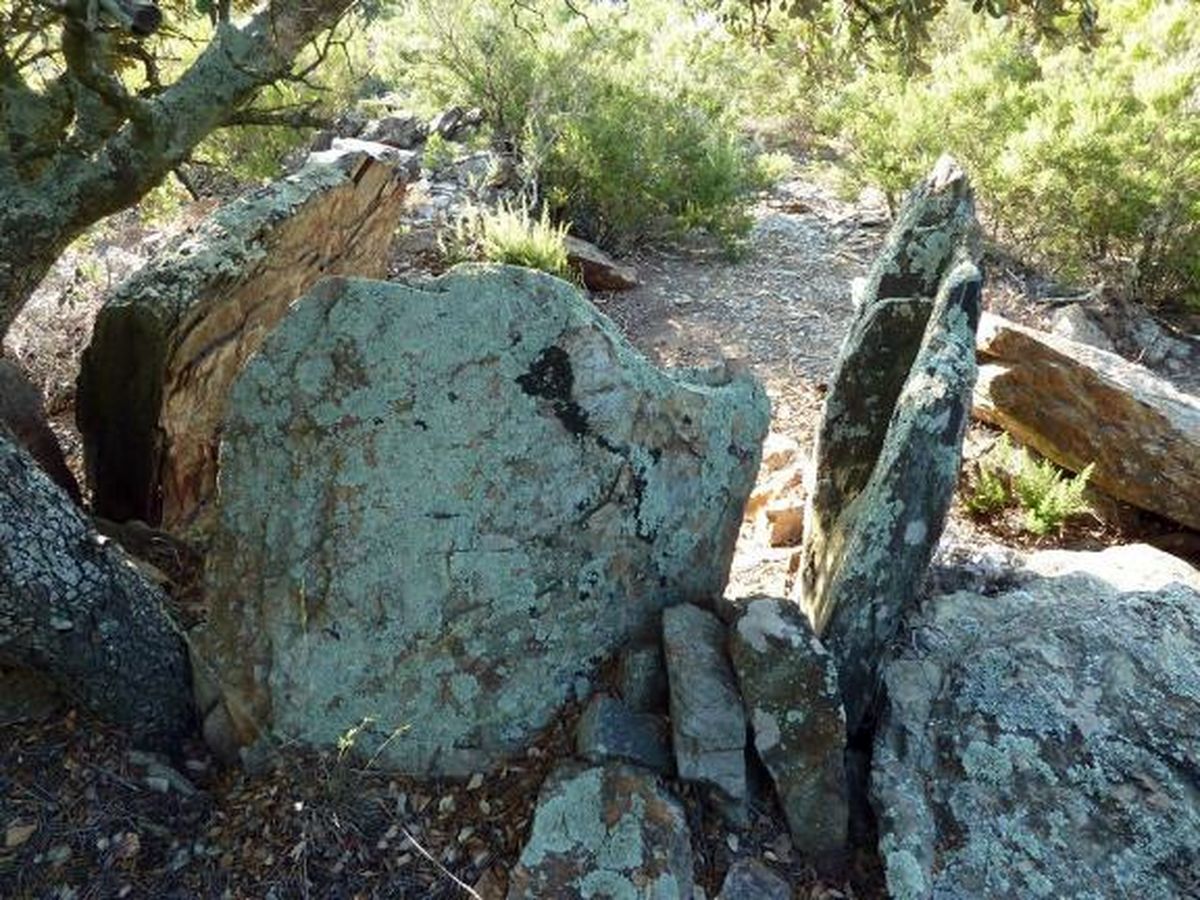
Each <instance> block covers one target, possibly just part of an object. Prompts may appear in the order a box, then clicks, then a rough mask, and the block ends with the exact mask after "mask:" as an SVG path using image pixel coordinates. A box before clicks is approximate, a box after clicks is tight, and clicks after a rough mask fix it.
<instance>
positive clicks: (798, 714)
mask: <svg viewBox="0 0 1200 900" xmlns="http://www.w3.org/2000/svg"><path fill="white" fill-rule="evenodd" d="M736 608H737V610H738V618H737V620H736V621H735V623H734V625H733V627H732V628H730V631H729V652H730V656H731V657H732V659H733V668H734V671H735V672H736V673H737V678H738V685H739V686H740V687H741V694H742V702H743V703H744V705H745V708H746V715H747V717H748V718H749V720H750V729H751V731H752V732H753V734H754V749H755V750H756V751H757V752H758V757H759V759H761V760H762V762H763V764H764V765H765V766H766V767H767V771H768V772H770V773H771V779H772V780H773V781H774V782H775V790H776V793H777V794H778V796H779V803H780V806H782V807H783V812H784V815H785V816H786V818H787V822H788V827H789V829H790V830H791V833H792V841H793V843H795V845H796V846H797V847H799V848H800V849H801V850H802V851H804V852H805V853H806V854H807V855H808V856H809V857H810V858H811V859H814V860H817V861H819V862H822V863H831V862H836V861H837V859H838V857H839V856H840V854H841V853H842V852H843V851H844V850H845V848H846V837H847V823H848V822H849V806H848V800H847V793H846V770H845V762H844V755H845V751H846V715H845V713H844V712H843V710H842V698H841V692H840V690H839V688H838V677H837V671H836V669H835V668H834V665H833V659H832V658H831V657H830V655H829V653H828V652H827V651H826V650H825V648H824V647H822V646H821V642H820V641H818V640H817V639H816V637H815V636H814V635H813V633H812V628H811V627H810V625H809V624H808V619H807V618H806V617H805V616H804V613H803V612H801V611H800V608H799V607H798V606H797V605H796V604H795V603H794V602H793V601H790V600H783V599H779V598H776V597H756V598H752V599H750V600H746V601H740V602H738V603H737V604H736Z"/></svg>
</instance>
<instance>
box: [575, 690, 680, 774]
mask: <svg viewBox="0 0 1200 900" xmlns="http://www.w3.org/2000/svg"><path fill="white" fill-rule="evenodd" d="M575 752H576V753H578V754H579V756H580V757H582V758H583V759H586V760H587V761H588V762H593V763H605V762H608V761H610V760H618V761H624V762H629V763H633V764H635V765H639V766H642V767H643V768H646V769H649V770H650V771H652V772H657V773H658V774H660V775H672V774H674V771H675V761H674V759H673V758H672V756H671V734H670V730H669V729H668V728H667V723H666V720H665V719H663V717H661V716H657V715H654V714H653V713H639V712H634V711H633V710H631V709H630V708H629V707H628V706H626V705H625V704H624V703H622V702H621V701H620V700H617V699H615V698H613V697H608V696H604V695H597V696H595V697H593V698H592V699H591V700H590V701H589V702H588V705H587V708H586V709H585V710H584V711H583V715H582V716H580V717H579V724H578V726H576V741H575Z"/></svg>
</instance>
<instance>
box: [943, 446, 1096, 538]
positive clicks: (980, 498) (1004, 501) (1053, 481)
mask: <svg viewBox="0 0 1200 900" xmlns="http://www.w3.org/2000/svg"><path fill="white" fill-rule="evenodd" d="M1094 468H1095V464H1094V463H1089V464H1088V465H1087V466H1085V467H1084V469H1083V471H1081V472H1080V473H1079V474H1078V475H1075V476H1072V477H1063V474H1062V470H1061V469H1059V468H1058V466H1056V465H1055V464H1054V463H1052V462H1050V460H1048V459H1042V458H1035V457H1033V456H1032V455H1031V454H1030V453H1029V451H1028V450H1026V449H1025V448H1024V447H1014V446H1013V445H1012V442H1011V441H1009V439H1008V435H1003V436H1002V437H1001V438H1000V440H999V441H998V442H997V443H996V445H995V446H994V447H993V448H992V449H991V450H990V451H989V452H988V453H987V454H985V456H984V457H983V458H982V459H980V460H979V462H978V464H977V466H976V472H975V478H974V484H973V487H972V489H971V493H970V494H969V495H968V496H967V498H966V500H965V504H966V507H967V509H968V510H970V511H971V512H972V513H975V514H976V515H981V516H987V515H993V514H995V513H997V512H999V511H1000V510H1002V509H1004V508H1006V507H1009V506H1013V505H1016V506H1019V507H1020V508H1021V510H1022V511H1023V513H1024V515H1023V518H1022V527H1023V528H1024V529H1025V530H1026V531H1028V532H1029V533H1031V534H1034V535H1037V536H1038V537H1042V536H1044V535H1047V534H1050V533H1051V532H1057V531H1060V530H1062V527H1063V525H1064V524H1065V523H1066V522H1067V520H1069V519H1071V518H1073V517H1074V516H1078V515H1081V514H1083V513H1087V512H1088V511H1089V510H1090V507H1089V506H1088V504H1087V501H1086V500H1085V499H1084V492H1085V491H1086V489H1087V484H1088V480H1089V479H1090V478H1091V475H1092V471H1093V469H1094Z"/></svg>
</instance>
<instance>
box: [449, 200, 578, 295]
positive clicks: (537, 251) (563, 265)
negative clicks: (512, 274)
mask: <svg viewBox="0 0 1200 900" xmlns="http://www.w3.org/2000/svg"><path fill="white" fill-rule="evenodd" d="M568 229H569V226H568V225H566V224H555V223H554V222H552V221H551V220H550V214H549V212H547V211H546V210H544V209H543V210H542V213H541V215H538V216H535V215H534V214H533V213H532V212H530V210H529V207H528V206H526V205H524V204H519V203H518V204H508V203H504V204H501V205H500V206H499V207H498V208H496V209H494V210H486V209H480V208H471V209H469V210H468V211H467V212H466V213H464V214H463V215H462V216H461V217H459V220H458V221H457V222H456V223H455V226H454V230H453V232H452V233H451V234H450V235H449V238H448V239H447V240H445V241H443V250H444V251H445V253H446V256H447V258H448V259H449V260H450V261H451V262H462V261H464V260H468V259H480V260H486V261H487V262H495V263H507V264H509V265H514V266H524V267H525V268H527V269H540V270H541V271H543V272H549V273H550V274H551V275H557V276H558V277H560V278H566V277H568V276H569V275H570V267H569V266H568V264H567V246H566V237H567V231H568Z"/></svg>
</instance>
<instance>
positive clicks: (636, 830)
mask: <svg viewBox="0 0 1200 900" xmlns="http://www.w3.org/2000/svg"><path fill="white" fill-rule="evenodd" d="M551 897H553V898H554V900H590V898H597V900H598V898H602V897H608V898H614V900H616V898H629V900H641V898H645V900H692V847H691V836H690V832H689V830H688V826H687V818H686V816H685V814H684V811H683V807H682V806H681V805H680V803H679V801H677V800H676V799H675V798H673V797H671V796H670V795H669V794H667V793H666V792H665V791H664V790H663V789H662V788H661V787H659V785H658V783H657V781H656V779H655V778H654V776H652V775H650V774H649V773H646V772H642V771H639V770H637V769H634V768H632V767H629V766H622V765H608V766H603V767H595V768H580V767H579V766H578V765H577V764H567V765H566V766H564V767H563V768H561V769H559V770H557V771H556V772H554V773H553V774H552V775H551V776H550V777H549V778H548V779H546V783H545V784H544V785H542V790H541V792H540V794H539V796H538V804H537V809H536V810H535V811H534V815H533V828H532V831H531V833H530V835H529V841H528V843H526V844H525V848H524V849H523V850H522V851H521V858H520V860H519V861H518V863H517V865H516V867H515V868H514V869H513V871H512V874H511V875H510V876H509V891H508V900H548V898H551Z"/></svg>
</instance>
